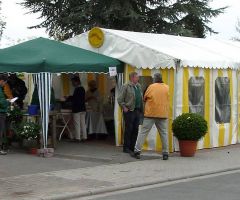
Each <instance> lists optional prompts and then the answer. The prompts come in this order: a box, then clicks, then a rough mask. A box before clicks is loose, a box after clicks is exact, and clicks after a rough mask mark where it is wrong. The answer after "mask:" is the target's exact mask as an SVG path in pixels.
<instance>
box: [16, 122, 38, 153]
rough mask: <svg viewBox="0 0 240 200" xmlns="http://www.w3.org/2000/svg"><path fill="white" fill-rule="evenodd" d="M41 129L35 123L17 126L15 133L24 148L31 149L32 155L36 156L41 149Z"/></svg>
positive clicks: (23, 123) (24, 123)
mask: <svg viewBox="0 0 240 200" xmlns="http://www.w3.org/2000/svg"><path fill="white" fill-rule="evenodd" d="M40 130H41V127H40V125H39V124H37V123H34V122H22V123H20V124H17V125H16V126H15V128H14V131H15V133H16V135H17V137H18V139H19V140H20V141H21V144H22V146H23V147H26V148H28V149H29V151H30V153H32V154H36V153H37V149H38V147H39V138H40V137H39V136H40Z"/></svg>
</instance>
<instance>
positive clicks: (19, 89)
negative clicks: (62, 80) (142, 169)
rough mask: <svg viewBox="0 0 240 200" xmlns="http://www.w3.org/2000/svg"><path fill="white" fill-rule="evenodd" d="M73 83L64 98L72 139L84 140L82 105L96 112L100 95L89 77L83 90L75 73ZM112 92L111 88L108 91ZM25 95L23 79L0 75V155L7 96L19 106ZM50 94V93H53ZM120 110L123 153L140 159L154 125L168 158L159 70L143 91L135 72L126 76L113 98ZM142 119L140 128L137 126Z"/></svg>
mask: <svg viewBox="0 0 240 200" xmlns="http://www.w3.org/2000/svg"><path fill="white" fill-rule="evenodd" d="M71 82H72V85H73V86H74V92H73V94H72V96H69V97H66V100H69V101H71V107H72V113H73V114H72V115H73V124H74V135H73V138H71V139H72V141H76V142H84V141H85V140H86V139H87V130H86V110H87V109H86V107H87V106H88V107H90V108H91V110H92V111H94V112H99V111H100V109H101V108H100V106H101V102H100V94H99V91H98V89H97V83H96V81H95V80H92V81H90V82H89V83H88V90H87V92H85V89H84V87H83V86H82V85H81V80H80V78H79V76H73V77H72V79H71ZM111 93H114V94H115V91H111ZM26 94H27V88H26V86H25V83H24V81H23V80H21V79H19V78H18V77H17V76H16V74H11V75H7V74H0V147H1V149H0V155H6V153H7V152H6V151H4V149H3V137H4V135H5V132H6V113H7V109H8V107H9V105H10V103H9V99H12V98H14V97H18V100H17V101H16V102H15V105H16V106H18V107H19V108H21V109H22V108H23V100H24V98H25V96H26ZM53 94H54V93H53ZM117 100H118V103H119V105H120V107H121V108H122V111H123V116H124V121H125V132H124V144H123V152H124V153H129V154H130V155H131V156H133V157H135V158H137V159H140V155H141V150H142V146H143V143H144V141H145V139H146V137H147V135H148V133H149V132H150V130H151V128H152V126H153V125H154V124H155V125H156V127H157V129H158V132H159V133H160V138H161V140H162V155H163V160H168V155H169V153H168V132H167V123H168V112H169V87H168V86H167V85H166V84H165V83H164V82H163V80H162V75H161V74H160V73H156V74H154V77H153V83H152V84H150V85H149V86H148V88H147V89H146V90H145V91H144V94H143V92H142V89H141V85H140V84H139V76H138V74H137V73H136V72H132V73H131V74H130V75H129V82H128V83H126V84H124V85H123V86H122V88H121V90H120V92H119V96H118V98H117ZM143 116H144V119H143V120H141V118H142V117H143ZM141 121H142V128H141V130H139V125H140V124H141Z"/></svg>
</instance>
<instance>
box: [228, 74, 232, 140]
mask: <svg viewBox="0 0 240 200" xmlns="http://www.w3.org/2000/svg"><path fill="white" fill-rule="evenodd" d="M228 78H229V80H230V98H231V110H233V80H232V70H231V69H228ZM232 130H233V119H232V112H231V118H230V127H229V137H228V144H231V143H232Z"/></svg>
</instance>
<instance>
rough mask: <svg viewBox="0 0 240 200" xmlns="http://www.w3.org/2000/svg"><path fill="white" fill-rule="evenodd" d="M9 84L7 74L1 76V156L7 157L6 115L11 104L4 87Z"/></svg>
mask: <svg viewBox="0 0 240 200" xmlns="http://www.w3.org/2000/svg"><path fill="white" fill-rule="evenodd" d="M6 82H7V76H6V75H5V74H0V148H1V149H0V155H6V154H7V152H5V151H4V144H3V138H4V136H5V132H6V113H7V109H8V105H9V102H8V101H7V100H6V97H5V95H4V93H3V87H4V85H5V84H6Z"/></svg>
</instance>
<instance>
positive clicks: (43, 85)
mask: <svg viewBox="0 0 240 200" xmlns="http://www.w3.org/2000/svg"><path fill="white" fill-rule="evenodd" d="M33 83H34V85H35V84H37V88H38V96H39V103H40V110H41V122H42V138H43V148H47V138H48V123H49V110H50V97H51V87H52V74H51V73H48V72H41V73H38V74H34V75H33Z"/></svg>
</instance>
